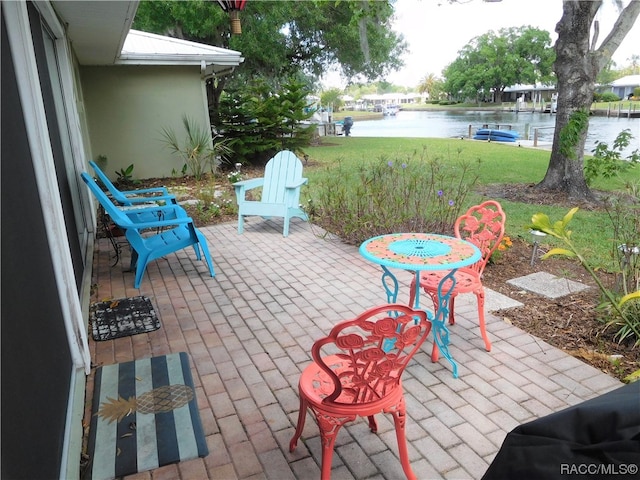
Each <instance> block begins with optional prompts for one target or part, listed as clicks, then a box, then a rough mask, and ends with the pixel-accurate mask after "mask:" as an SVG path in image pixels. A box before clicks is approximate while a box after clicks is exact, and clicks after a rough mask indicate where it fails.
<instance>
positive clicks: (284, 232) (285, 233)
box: [282, 215, 291, 237]
mask: <svg viewBox="0 0 640 480" xmlns="http://www.w3.org/2000/svg"><path fill="white" fill-rule="evenodd" d="M290 220H291V217H289V216H288V215H285V217H284V229H283V230H282V236H283V237H288V236H289V222H290Z"/></svg>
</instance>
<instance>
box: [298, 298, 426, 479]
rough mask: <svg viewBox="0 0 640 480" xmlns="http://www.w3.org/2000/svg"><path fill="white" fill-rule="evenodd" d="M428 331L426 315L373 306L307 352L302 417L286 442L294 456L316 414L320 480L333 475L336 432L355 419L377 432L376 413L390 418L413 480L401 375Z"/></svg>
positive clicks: (301, 385)
mask: <svg viewBox="0 0 640 480" xmlns="http://www.w3.org/2000/svg"><path fill="white" fill-rule="evenodd" d="M430 331H431V323H430V322H429V321H428V320H427V315H426V313H425V312H424V311H421V310H413V309H411V308H409V307H407V306H404V305H398V304H389V305H382V306H379V307H374V308H371V309H369V310H367V311H366V312H364V313H362V314H361V315H359V316H358V317H357V318H355V319H353V320H347V321H344V322H341V323H339V324H337V325H336V326H335V327H333V329H332V330H331V333H329V335H328V336H327V337H325V338H322V339H320V340H318V341H316V342H315V343H314V344H313V347H312V348H311V355H312V357H313V363H312V364H311V365H309V366H308V367H307V368H305V370H304V371H303V372H302V375H301V376H300V381H299V384H298V388H299V393H300V412H299V413H298V425H297V427H296V431H295V433H294V435H293V438H292V439H291V442H290V443H289V450H290V451H291V452H293V451H294V449H295V448H296V445H297V443H298V439H299V438H300V435H301V434H302V430H303V428H304V424H305V418H306V413H307V408H310V409H311V411H312V412H313V413H314V415H315V417H316V420H317V422H318V427H319V428H320V436H321V439H322V442H321V443H322V473H321V478H322V480H328V479H329V478H330V476H331V458H332V457H333V446H334V443H335V440H336V436H337V434H338V430H339V429H340V427H341V426H342V425H344V424H345V423H346V422H349V421H353V420H355V419H356V417H357V416H362V417H368V419H369V427H370V428H371V431H372V432H376V431H377V428H378V426H377V423H376V420H375V418H374V415H375V414H376V413H380V412H384V413H390V414H392V415H393V420H394V423H395V427H396V438H397V440H398V451H399V453H400V462H401V464H402V468H403V470H404V473H405V475H406V476H407V478H409V479H415V478H416V476H415V475H414V473H413V471H412V469H411V465H410V463H409V456H408V453H407V444H406V439H405V422H406V418H407V417H406V407H405V401H404V394H403V390H402V383H401V378H400V377H401V376H402V372H403V371H404V369H405V367H406V366H407V364H408V363H409V361H410V360H411V357H412V356H413V355H414V354H415V353H416V351H417V350H418V349H419V348H420V346H421V345H422V343H423V342H424V341H425V339H426V338H427V335H429V332H430Z"/></svg>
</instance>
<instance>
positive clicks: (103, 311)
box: [89, 296, 160, 341]
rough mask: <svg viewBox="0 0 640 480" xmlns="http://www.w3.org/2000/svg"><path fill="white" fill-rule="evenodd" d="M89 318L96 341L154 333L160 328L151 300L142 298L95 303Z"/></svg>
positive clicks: (91, 307) (90, 308)
mask: <svg viewBox="0 0 640 480" xmlns="http://www.w3.org/2000/svg"><path fill="white" fill-rule="evenodd" d="M89 316H90V319H91V324H92V328H93V339H94V340H96V341H103V340H113V339H114V338H120V337H128V336H130V335H136V334H138V333H147V332H153V331H154V330H158V329H159V328H160V320H159V319H158V316H157V315H156V312H155V310H154V309H153V305H152V304H151V300H149V299H148V298H147V297H142V296H141V297H131V298H120V299H117V300H110V301H107V302H99V303H93V304H91V306H90V307H89Z"/></svg>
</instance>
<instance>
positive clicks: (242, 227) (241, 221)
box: [238, 214, 244, 233]
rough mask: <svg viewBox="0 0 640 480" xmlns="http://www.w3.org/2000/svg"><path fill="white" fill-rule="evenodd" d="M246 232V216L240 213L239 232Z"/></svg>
mask: <svg viewBox="0 0 640 480" xmlns="http://www.w3.org/2000/svg"><path fill="white" fill-rule="evenodd" d="M242 232H244V216H243V215H241V214H238V233H242Z"/></svg>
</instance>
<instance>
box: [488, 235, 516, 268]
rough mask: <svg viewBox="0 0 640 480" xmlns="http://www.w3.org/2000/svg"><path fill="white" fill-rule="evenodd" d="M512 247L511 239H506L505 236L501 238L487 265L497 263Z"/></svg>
mask: <svg viewBox="0 0 640 480" xmlns="http://www.w3.org/2000/svg"><path fill="white" fill-rule="evenodd" d="M512 246H513V242H512V241H511V237H507V236H504V237H502V241H501V242H500V245H498V248H496V249H495V250H494V252H493V253H492V254H491V257H490V258H489V263H499V262H500V259H501V258H502V255H504V252H506V251H507V250H508V249H510V248H511V247H512Z"/></svg>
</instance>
